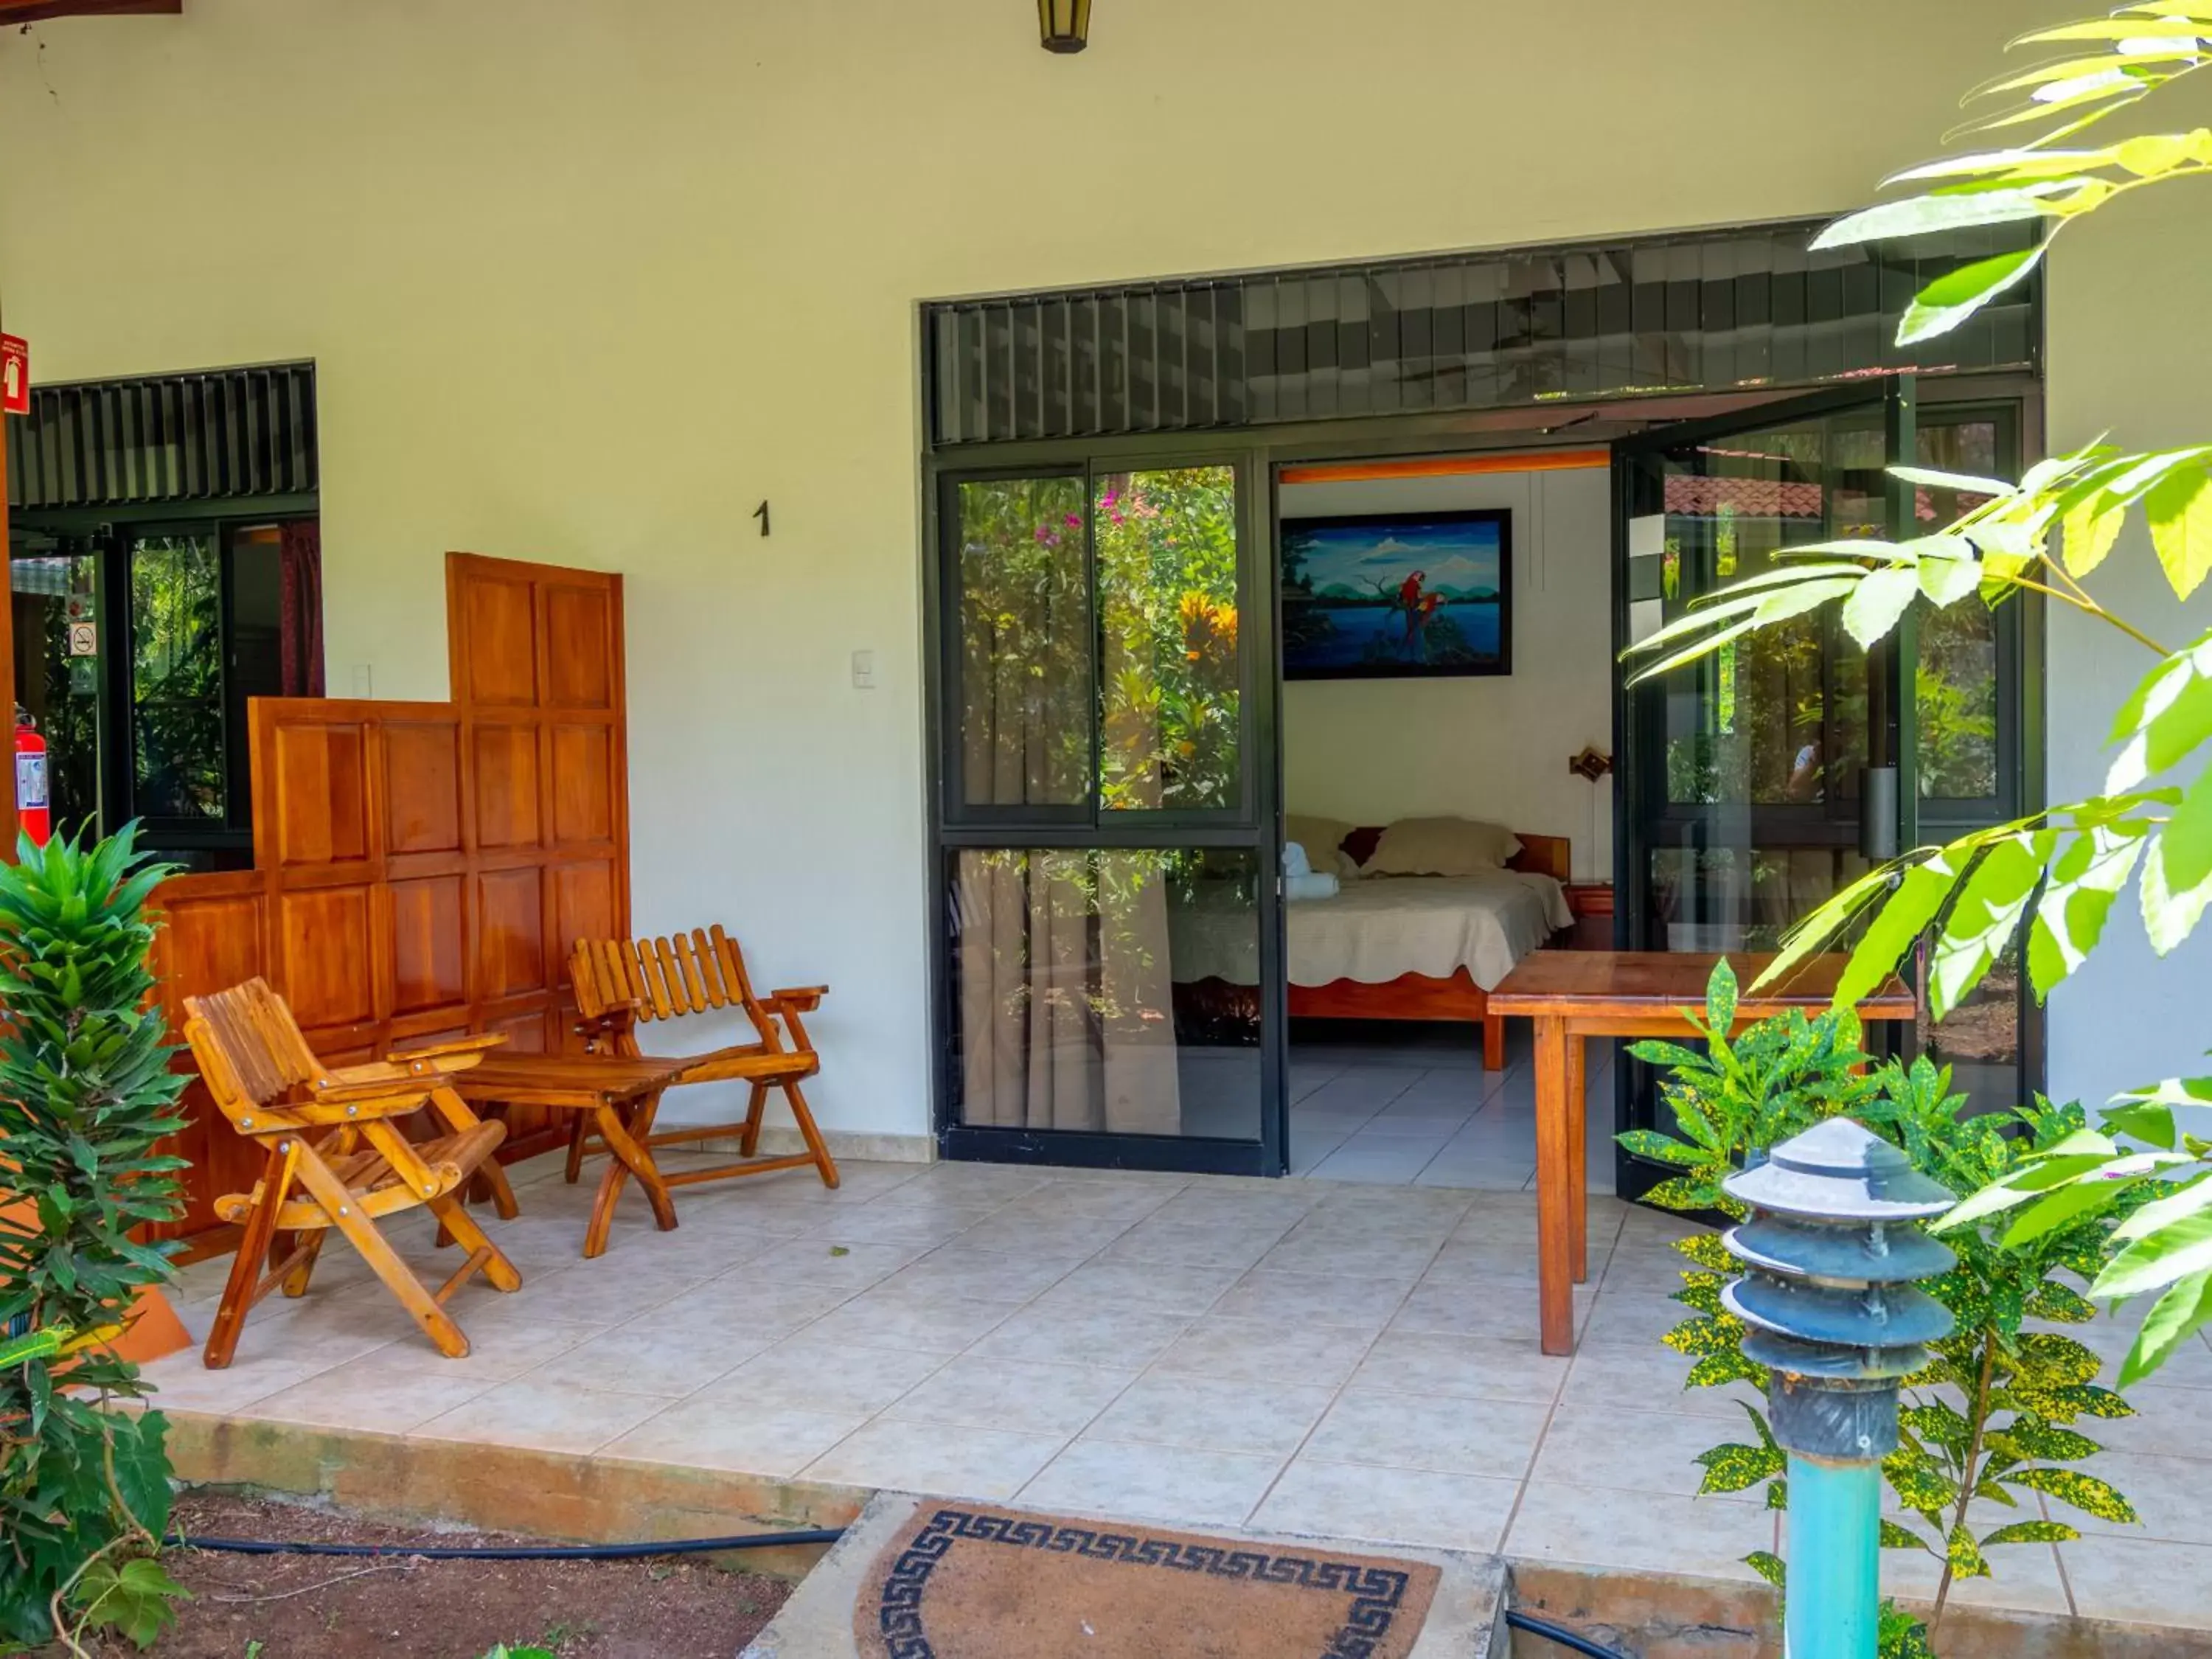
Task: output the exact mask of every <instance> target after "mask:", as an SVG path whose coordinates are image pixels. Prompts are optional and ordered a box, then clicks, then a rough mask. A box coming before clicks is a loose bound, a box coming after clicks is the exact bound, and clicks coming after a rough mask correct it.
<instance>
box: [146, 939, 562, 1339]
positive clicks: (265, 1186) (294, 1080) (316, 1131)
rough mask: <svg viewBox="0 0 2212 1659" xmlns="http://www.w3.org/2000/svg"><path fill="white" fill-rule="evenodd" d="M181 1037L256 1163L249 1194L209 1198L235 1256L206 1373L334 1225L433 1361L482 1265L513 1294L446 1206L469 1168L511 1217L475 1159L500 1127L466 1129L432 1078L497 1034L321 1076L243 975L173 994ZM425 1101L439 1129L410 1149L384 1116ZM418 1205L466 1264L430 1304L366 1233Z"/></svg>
mask: <svg viewBox="0 0 2212 1659" xmlns="http://www.w3.org/2000/svg"><path fill="white" fill-rule="evenodd" d="M185 1015H186V1018H185V1041H186V1042H190V1043H191V1048H192V1057H193V1059H195V1060H197V1061H198V1062H199V1070H200V1076H201V1078H202V1079H204V1081H205V1082H206V1084H207V1086H208V1092H209V1093H210V1094H211V1095H212V1096H214V1097H215V1103H216V1106H217V1107H219V1108H220V1109H222V1115H224V1116H225V1117H227V1118H228V1119H229V1120H230V1121H231V1126H232V1127H234V1128H235V1129H236V1130H237V1131H238V1132H239V1133H240V1134H242V1135H244V1136H245V1137H246V1139H249V1140H252V1141H253V1142H255V1143H257V1144H258V1145H259V1146H262V1147H263V1148H264V1149H265V1150H266V1152H268V1155H269V1161H268V1165H267V1168H266V1170H264V1173H263V1175H262V1177H261V1180H260V1181H259V1182H258V1183H257V1184H256V1185H255V1187H254V1188H253V1190H252V1192H250V1193H240V1194H232V1195H231V1196H229V1197H227V1198H223V1199H220V1200H217V1201H216V1214H217V1215H219V1216H221V1217H222V1218H223V1219H224V1220H225V1221H230V1222H236V1223H238V1224H240V1226H241V1228H242V1230H243V1231H242V1233H241V1236H240V1239H239V1242H238V1255H237V1257H236V1259H235V1260H234V1261H233V1262H232V1263H231V1268H230V1278H229V1280H228V1283H226V1284H225V1285H224V1286H223V1291H222V1305H221V1306H220V1308H219V1309H218V1310H217V1311H216V1319H215V1327H214V1328H213V1329H212V1330H211V1331H210V1333H209V1334H208V1343H207V1354H206V1359H207V1364H208V1365H209V1366H210V1368H211V1369H216V1370H220V1369H221V1368H222V1367H223V1366H225V1365H228V1364H230V1360H231V1356H232V1354H233V1353H234V1352H236V1350H237V1347H238V1336H239V1332H240V1329H241V1328H243V1327H244V1325H245V1323H246V1313H247V1312H248V1310H251V1309H252V1307H253V1306H254V1305H255V1304H257V1303H258V1302H259V1301H260V1300H261V1298H262V1297H264V1296H266V1295H268V1294H269V1292H270V1291H271V1290H273V1289H275V1288H276V1286H277V1285H283V1287H284V1293H285V1295H287V1296H301V1295H304V1294H305V1293H306V1291H307V1279H308V1277H309V1275H310V1274H312V1273H313V1272H314V1267H315V1258H316V1256H317V1255H318V1254H319V1252H320V1251H321V1249H322V1244H323V1240H324V1239H325V1237H327V1236H328V1234H329V1231H330V1229H331V1228H332V1227H336V1228H337V1230H338V1231H340V1232H343V1234H344V1235H345V1236H346V1237H347V1238H348V1239H349V1240H350V1241H351V1242H352V1243H353V1247H354V1248H355V1249H357V1250H359V1251H360V1252H361V1254H362V1260H364V1261H367V1262H368V1265H369V1267H370V1268H371V1269H372V1270H374V1273H375V1274H376V1276H377V1277H378V1278H379V1279H382V1280H383V1281H384V1283H385V1285H386V1288H387V1289H389V1290H390V1291H391V1292H392V1295H394V1296H396V1297H398V1298H399V1302H400V1304H401V1305H402V1306H403V1307H404V1308H405V1309H406V1310H407V1311H408V1312H409V1313H410V1314H412V1315H413V1316H415V1322H416V1323H417V1324H419V1325H420V1326H422V1328H423V1329H424V1330H425V1331H427V1332H428V1333H429V1336H430V1340H432V1341H433V1342H435V1343H436V1344H437V1345H438V1347H439V1349H440V1350H441V1352H444V1353H446V1354H447V1355H450V1356H451V1357H452V1358H456V1359H458V1358H461V1357H462V1356H463V1355H465V1354H466V1353H467V1352H468V1351H469V1340H468V1338H467V1337H465V1336H464V1335H462V1334H461V1328H460V1327H459V1326H458V1325H456V1324H455V1323H454V1322H453V1319H452V1317H451V1316H449V1315H448V1314H447V1312H446V1308H445V1304H446V1302H447V1298H449V1297H451V1296H452V1295H453V1292H454V1291H457V1290H459V1288H460V1287H461V1285H464V1284H465V1283H466V1282H467V1281H468V1279H469V1278H470V1276H471V1274H473V1273H477V1271H479V1270H481V1271H482V1272H483V1275H484V1277H485V1278H486V1279H489V1281H490V1282H491V1285H492V1286H493V1288H495V1289H496V1290H501V1291H513V1290H520V1288H521V1287H522V1275H521V1274H520V1273H518V1272H516V1271H515V1268H514V1266H513V1263H512V1262H510V1261H508V1260H507V1258H506V1256H504V1255H501V1253H500V1250H499V1247H498V1246H497V1245H495V1244H494V1243H492V1242H491V1241H490V1240H489V1238H487V1237H484V1234H483V1229H482V1228H480V1227H478V1226H477V1224H476V1222H475V1221H474V1220H472V1219H471V1218H470V1216H469V1213H468V1212H467V1211H466V1210H465V1209H464V1208H463V1207H462V1206H461V1190H460V1189H461V1188H462V1187H463V1185H464V1184H465V1182H467V1181H468V1180H469V1178H470V1177H471V1176H473V1175H476V1174H477V1172H478V1171H479V1170H482V1171H483V1175H484V1176H485V1179H486V1180H487V1181H488V1182H489V1183H490V1184H491V1186H492V1188H493V1190H494V1192H495V1195H496V1196H497V1197H498V1198H499V1199H500V1200H501V1202H500V1208H501V1212H502V1213H503V1214H508V1215H512V1214H513V1212H514V1210H513V1206H514V1197H513V1193H512V1192H511V1191H509V1190H508V1188H507V1179H506V1176H505V1175H504V1174H503V1173H502V1172H501V1170H500V1168H499V1166H498V1164H495V1163H493V1162H490V1161H489V1160H490V1158H491V1154H492V1152H493V1149H494V1148H495V1147H496V1146H498V1145H499V1143H500V1142H501V1140H502V1139H505V1138H506V1135H507V1126H506V1125H505V1124H504V1123H501V1122H499V1121H490V1122H485V1121H479V1120H478V1119H477V1115H476V1114H475V1113H473V1112H471V1111H470V1110H469V1109H468V1106H467V1105H466V1103H464V1102H463V1101H462V1100H461V1098H460V1097H459V1096H458V1095H456V1094H455V1093H454V1092H453V1090H452V1088H451V1087H450V1086H449V1085H448V1084H447V1073H450V1072H454V1071H459V1070H463V1069H465V1068H466V1067H468V1066H473V1065H475V1064H476V1062H477V1059H478V1058H479V1057H480V1056H481V1054H483V1050H484V1049H485V1048H489V1047H490V1046H491V1045H492V1044H494V1043H496V1042H501V1041H503V1040H504V1039H502V1038H501V1037H498V1036H474V1037H463V1038H459V1039H457V1040H455V1041H453V1042H446V1043H441V1044H437V1045H435V1046H434V1047H431V1048H418V1049H416V1050H414V1051H413V1052H411V1053H410V1054H406V1055H404V1056H395V1057H393V1058H392V1059H391V1060H386V1061H384V1062H382V1063H380V1064H375V1065H368V1066H344V1067H342V1068H339V1069H337V1070H332V1069H331V1068H329V1067H326V1066H324V1065H323V1064H322V1063H321V1062H320V1061H319V1060H317V1059H316V1058H315V1056H314V1054H313V1051H312V1050H311V1049H310V1048H308V1047H307V1040H306V1039H305V1038H304V1037H302V1036H301V1035H300V1028H299V1026H298V1025H297V1024H295V1023H294V1021H293V1018H292V1011H291V1010H290V1009H289V1008H288V1007H286V1006H284V1000H283V998H282V997H280V996H278V995H277V994H276V993H275V992H274V991H272V990H271V989H270V987H269V986H268V985H267V984H266V983H265V982H264V981H261V980H258V979H250V980H248V981H246V983H245V984H243V985H240V986H236V987H233V988H232V989H230V990H228V991H218V992H216V993H215V994H213V995H211V996H204V997H187V998H185ZM425 1106H427V1107H428V1109H430V1111H431V1112H432V1113H433V1114H435V1116H436V1117H437V1119H438V1120H439V1121H441V1122H442V1123H443V1124H444V1126H445V1127H446V1130H447V1133H444V1134H442V1135H441V1136H439V1137H437V1138H436V1139H432V1140H428V1141H423V1142H420V1143H418V1142H415V1141H411V1140H410V1139H408V1138H407V1137H406V1136H405V1135H404V1134H403V1133H400V1131H399V1128H398V1125H397V1124H396V1123H395V1122H394V1121H393V1120H395V1119H397V1118H402V1117H404V1116H406V1115H408V1114H409V1113H410V1112H414V1111H416V1110H417V1109H420V1108H422V1107H425ZM423 1205H427V1206H429V1208H430V1210H431V1212H433V1213H434V1214H435V1215H436V1217H437V1218H438V1220H439V1223H440V1225H441V1228H442V1229H443V1235H442V1236H444V1237H451V1238H453V1239H457V1240H459V1242H460V1244H461V1246H462V1248H463V1249H465V1250H467V1252H468V1258H467V1260H465V1261H463V1262H462V1263H461V1265H460V1267H459V1268H457V1269H456V1270H455V1271H454V1273H453V1277H451V1278H450V1279H447V1281H446V1282H445V1284H444V1285H441V1286H440V1287H439V1289H438V1291H436V1292H435V1294H433V1293H432V1292H431V1291H428V1290H426V1289H424V1288H423V1285H422V1281H421V1280H420V1279H416V1277H415V1274H414V1273H413V1271H412V1270H411V1269H410V1268H409V1267H408V1266H407V1264H406V1263H405V1262H404V1261H401V1260H400V1258H399V1256H398V1255H397V1254H396V1253H395V1252H394V1251H393V1249H392V1246H391V1245H390V1244H388V1243H386V1242H385V1238H384V1235H383V1234H382V1233H381V1232H380V1231H378V1229H377V1225H376V1224H377V1222H378V1221H379V1220H380V1219H381V1218H383V1217H385V1216H388V1215H396V1214H398V1213H399V1212H402V1211H404V1210H411V1209H414V1208H416V1207H417V1206H423ZM280 1233H283V1234H289V1235H290V1245H291V1248H290V1249H289V1251H288V1252H287V1253H286V1254H285V1255H283V1259H282V1260H281V1261H279V1263H278V1265H277V1266H276V1267H274V1268H272V1269H270V1271H269V1273H267V1274H266V1275H265V1276H264V1274H263V1273H262V1267H263V1265H264V1263H265V1262H266V1261H268V1259H269V1255H270V1247H271V1245H272V1244H273V1243H275V1242H276V1236H277V1235H278V1234H280Z"/></svg>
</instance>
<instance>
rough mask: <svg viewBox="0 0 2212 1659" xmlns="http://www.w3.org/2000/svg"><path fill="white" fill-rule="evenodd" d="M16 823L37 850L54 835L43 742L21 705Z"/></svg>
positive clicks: (17, 717) (17, 710)
mask: <svg viewBox="0 0 2212 1659" xmlns="http://www.w3.org/2000/svg"><path fill="white" fill-rule="evenodd" d="M15 822H16V823H19V824H21V826H22V830H23V833H24V834H25V835H27V836H29V837H30V838H31V840H32V842H33V843H34V844H36V845H38V846H40V847H44V846H45V845H46V839H47V837H48V836H52V834H53V832H54V814H53V806H52V798H51V797H50V796H49V795H48V794H47V793H46V739H45V738H42V737H40V735H39V728H38V725H37V723H36V722H35V721H34V720H32V718H31V716H30V713H29V711H28V710H27V709H26V708H24V707H23V706H22V705H21V703H18V704H16V705H15Z"/></svg>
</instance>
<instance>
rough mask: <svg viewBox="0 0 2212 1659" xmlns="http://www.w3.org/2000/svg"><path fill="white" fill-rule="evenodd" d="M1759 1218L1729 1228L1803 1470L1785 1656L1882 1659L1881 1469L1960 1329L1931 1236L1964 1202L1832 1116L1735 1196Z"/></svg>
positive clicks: (1757, 1349)
mask: <svg viewBox="0 0 2212 1659" xmlns="http://www.w3.org/2000/svg"><path fill="white" fill-rule="evenodd" d="M1722 1185H1723V1188H1725V1189H1726V1190H1727V1192H1728V1194H1729V1196H1730V1197H1732V1198H1735V1199H1738V1200H1741V1201H1742V1202H1743V1203H1745V1204H1747V1205H1748V1206H1750V1207H1751V1210H1752V1218H1751V1219H1750V1220H1748V1221H1747V1222H1745V1223H1743V1224H1742V1225H1741V1226H1737V1227H1733V1228H1730V1229H1729V1232H1728V1234H1727V1236H1726V1238H1725V1241H1724V1242H1725V1243H1726V1244H1727V1245H1728V1249H1729V1254H1730V1255H1733V1256H1735V1259H1736V1260H1737V1261H1741V1262H1742V1263H1743V1264H1744V1267H1745V1269H1746V1271H1745V1273H1744V1275H1743V1277H1741V1279H1735V1280H1732V1281H1730V1283H1729V1285H1728V1287H1727V1288H1726V1289H1725V1290H1724V1291H1723V1292H1722V1296H1723V1300H1724V1301H1725V1302H1726V1304H1727V1305H1728V1307H1729V1310H1730V1311H1731V1312H1733V1313H1734V1314H1735V1315H1736V1316H1737V1317H1739V1318H1740V1319H1741V1320H1742V1321H1743V1322H1744V1323H1745V1325H1746V1326H1747V1327H1748V1328H1749V1332H1748V1334H1747V1335H1746V1336H1745V1338H1744V1341H1743V1351H1744V1352H1745V1354H1746V1355H1747V1356H1748V1357H1749V1358H1752V1359H1753V1360H1755V1361H1756V1362H1757V1363H1759V1364H1761V1365H1764V1366H1765V1367H1766V1368H1767V1370H1768V1373H1769V1381H1768V1384H1767V1417H1768V1420H1769V1422H1770V1424H1771V1426H1772V1428H1773V1431H1774V1438H1775V1440H1776V1441H1777V1443H1779V1444H1780V1446H1781V1447H1782V1449H1783V1450H1784V1451H1785V1452H1787V1453H1788V1454H1789V1457H1790V1470H1789V1479H1790V1508H1789V1528H1790V1541H1789V1547H1788V1549H1787V1551H1786V1552H1785V1562H1786V1565H1787V1567H1788V1575H1787V1578H1786V1581H1785V1583H1786V1588H1785V1589H1784V1596H1785V1598H1786V1601H1787V1607H1786V1608H1785V1611H1784V1636H1783V1653H1784V1659H1875V1635H1876V1631H1877V1626H1878V1624H1879V1621H1880V1617H1881V1568H1880V1559H1879V1552H1880V1549H1881V1461H1882V1459H1883V1458H1885V1457H1887V1456H1888V1455H1889V1454H1890V1453H1891V1452H1893V1451H1894V1450H1896V1449H1897V1396H1898V1383H1899V1379H1900V1378H1902V1377H1905V1376H1909V1375H1911V1373H1912V1372H1914V1371H1916V1370H1919V1369H1920V1368H1921V1367H1922V1366H1923V1365H1924V1364H1926V1363H1927V1360H1928V1351H1927V1347H1926V1345H1927V1344H1928V1343H1930V1342H1933V1341H1936V1340H1938V1339H1939V1338H1942V1337H1943V1336H1947V1335H1948V1334H1950V1330H1951V1314H1950V1310H1948V1309H1947V1308H1945V1307H1944V1306H1943V1304H1942V1303H1940V1302H1938V1301H1936V1298H1935V1297H1931V1296H1929V1294H1928V1293H1927V1292H1926V1291H1922V1290H1919V1289H1917V1288H1916V1287H1915V1285H1914V1284H1913V1281H1914V1280H1916V1279H1932V1278H1934V1277H1935V1276H1936V1275H1937V1274H1939V1273H1943V1272H1945V1271H1947V1270H1948V1268H1949V1267H1950V1266H1951V1264H1952V1262H1953V1261H1954V1257H1953V1255H1952V1254H1951V1252H1950V1250H1949V1249H1948V1248H1947V1247H1946V1246H1944V1245H1942V1244H1939V1243H1936V1241H1935V1240H1934V1239H1932V1238H1929V1237H1927V1236H1926V1235H1925V1234H1924V1233H1923V1232H1922V1231H1920V1228H1919V1226H1918V1225H1917V1224H1918V1223H1919V1222H1921V1221H1924V1220H1927V1219H1929V1218H1931V1217H1934V1216H1939V1215H1941V1214H1942V1213H1943V1212H1945V1211H1946V1210H1948V1209H1949V1208H1950V1207H1951V1206H1953V1205H1954V1204H1955V1203H1956V1202H1957V1201H1958V1200H1957V1199H1956V1198H1955V1197H1954V1195H1953V1194H1951V1193H1950V1192H1949V1191H1948V1189H1947V1188H1944V1187H1942V1185H1940V1184H1939V1183H1937V1182H1933V1181H1930V1180H1929V1179H1928V1178H1927V1177H1926V1176H1923V1175H1922V1174H1921V1173H1920V1172H1919V1171H1918V1170H1915V1169H1914V1168H1913V1167H1912V1165H1911V1163H1910V1162H1909V1161H1908V1160H1907V1159H1906V1158H1905V1154H1904V1153H1903V1152H1899V1150H1898V1149H1897V1148H1896V1147H1894V1146H1891V1145H1890V1144H1889V1143H1888V1142H1887V1141H1886V1140H1884V1139H1881V1137H1880V1136H1878V1135H1875V1134H1873V1133H1869V1131H1868V1130H1867V1129H1865V1128H1863V1127H1861V1126H1860V1125H1858V1124H1857V1123H1854V1122H1852V1121H1850V1119H1849V1118H1844V1117H1837V1118H1830V1119H1829V1120H1828V1121H1826V1122H1825V1123H1820V1124H1815V1125H1814V1127H1812V1128H1810V1129H1808V1130H1806V1131H1805V1133H1802V1134H1801V1135H1796V1136H1793V1137H1792V1138H1790V1139H1788V1140H1785V1141H1784V1142H1783V1143H1782V1145H1780V1146H1777V1147H1775V1148H1774V1150H1773V1151H1772V1152H1770V1153H1769V1154H1768V1156H1767V1161H1766V1162H1765V1163H1764V1164H1759V1165H1758V1166H1757V1167H1755V1168H1753V1169H1748V1170H1741V1171H1739V1172H1738V1173H1736V1174H1735V1175H1732V1176H1729V1178H1728V1179H1727V1181H1725V1182H1723V1183H1722Z"/></svg>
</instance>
